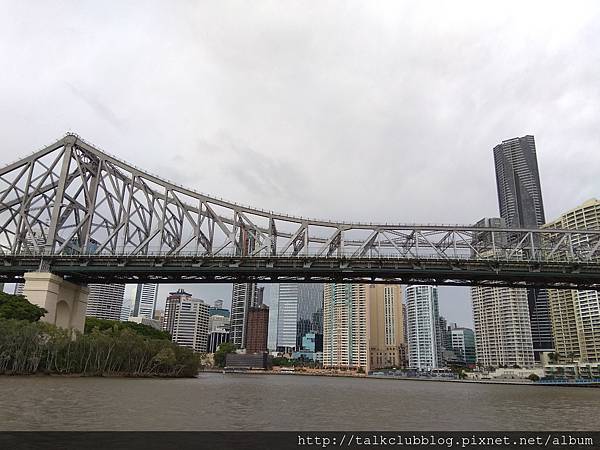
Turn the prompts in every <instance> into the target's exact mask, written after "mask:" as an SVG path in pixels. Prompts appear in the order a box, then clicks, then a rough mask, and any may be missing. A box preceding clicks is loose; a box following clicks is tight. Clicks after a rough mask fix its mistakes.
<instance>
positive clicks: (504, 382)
mask: <svg viewBox="0 0 600 450" xmlns="http://www.w3.org/2000/svg"><path fill="white" fill-rule="evenodd" d="M202 373H220V374H222V375H280V376H290V375H292V376H304V377H329V378H335V377H338V378H359V379H374V380H393V381H424V382H441V383H465V384H487V385H490V384H495V385H505V386H506V385H508V386H550V387H584V388H600V384H597V383H596V384H594V383H581V382H580V383H577V382H571V383H562V382H558V383H551V382H548V383H536V382H533V381H525V380H457V379H444V378H426V377H386V376H381V375H370V376H369V375H346V374H339V373H330V374H328V373H310V372H280V371H275V370H240V371H233V372H225V371H224V370H222V369H221V370H219V369H205V370H201V371H200V372H199V373H198V374H199V375H200V374H202Z"/></svg>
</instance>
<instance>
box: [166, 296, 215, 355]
mask: <svg viewBox="0 0 600 450" xmlns="http://www.w3.org/2000/svg"><path fill="white" fill-rule="evenodd" d="M163 330H165V331H168V332H169V333H170V334H171V336H172V340H173V342H176V343H177V344H179V345H182V346H184V347H190V348H192V349H193V350H194V351H196V352H205V351H206V349H207V344H208V305H206V304H205V303H204V301H202V300H200V299H195V298H192V294H188V293H187V292H185V291H184V290H183V289H179V290H178V291H177V292H171V293H170V294H169V296H168V297H167V302H166V304H165V317H164V320H163Z"/></svg>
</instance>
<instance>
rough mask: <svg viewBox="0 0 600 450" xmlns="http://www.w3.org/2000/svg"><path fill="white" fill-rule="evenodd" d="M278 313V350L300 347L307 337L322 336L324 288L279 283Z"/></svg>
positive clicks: (318, 284) (315, 285)
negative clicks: (303, 338) (312, 334)
mask: <svg viewBox="0 0 600 450" xmlns="http://www.w3.org/2000/svg"><path fill="white" fill-rule="evenodd" d="M277 304H278V306H277V308H278V311H277V348H278V349H279V350H280V351H288V352H291V351H294V350H299V349H300V348H301V347H302V337H303V336H304V335H305V334H307V333H317V334H323V284H322V283H281V284H280V285H279V299H278V303H277Z"/></svg>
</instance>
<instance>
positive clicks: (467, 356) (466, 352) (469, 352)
mask: <svg viewBox="0 0 600 450" xmlns="http://www.w3.org/2000/svg"><path fill="white" fill-rule="evenodd" d="M450 335H451V340H452V344H451V345H452V350H454V352H455V353H456V354H457V355H458V357H459V358H460V361H461V362H462V363H463V364H464V365H466V366H470V367H472V366H474V365H475V362H476V359H475V333H474V332H473V330H471V329H470V328H462V327H457V326H456V324H454V326H452V327H450Z"/></svg>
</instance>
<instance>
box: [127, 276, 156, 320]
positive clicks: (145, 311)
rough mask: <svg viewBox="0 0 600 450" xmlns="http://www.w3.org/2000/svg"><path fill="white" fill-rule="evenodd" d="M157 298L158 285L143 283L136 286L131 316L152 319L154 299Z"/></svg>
mask: <svg viewBox="0 0 600 450" xmlns="http://www.w3.org/2000/svg"><path fill="white" fill-rule="evenodd" d="M157 296H158V284H153V283H144V284H138V285H137V286H136V293H135V301H134V303H133V311H132V314H131V315H132V316H135V317H146V318H147V319H153V318H154V309H155V308H156V298H157Z"/></svg>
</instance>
